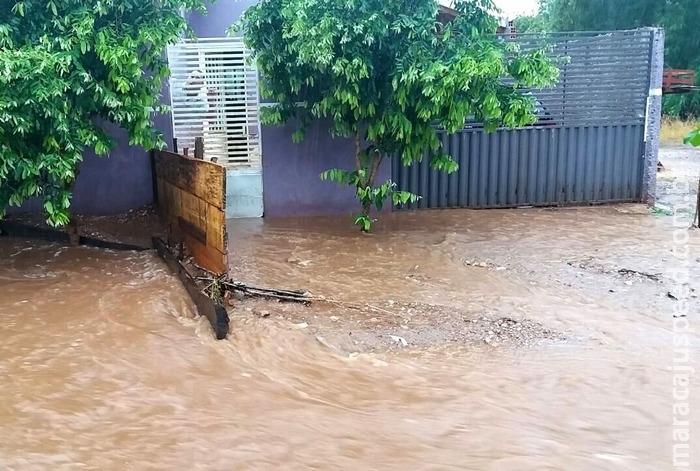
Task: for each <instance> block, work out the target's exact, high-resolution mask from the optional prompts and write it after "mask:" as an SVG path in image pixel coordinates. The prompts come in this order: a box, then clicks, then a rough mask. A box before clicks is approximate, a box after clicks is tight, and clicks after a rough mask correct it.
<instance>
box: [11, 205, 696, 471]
mask: <svg viewBox="0 0 700 471" xmlns="http://www.w3.org/2000/svg"><path fill="white" fill-rule="evenodd" d="M671 231H672V228H671V227H670V219H657V218H653V217H650V216H646V215H637V214H622V213H618V212H616V211H614V210H612V209H591V210H576V211H503V212H490V213H486V212H467V211H465V212H460V211H456V212H428V213H420V214H399V215H391V216H387V217H386V218H385V219H384V222H383V223H382V224H381V225H380V226H379V227H378V230H377V233H376V234H375V235H371V236H362V235H359V234H356V233H355V232H354V231H352V232H351V230H349V229H348V226H347V221H346V220H338V219H311V220H297V221H291V220H289V221H264V222H263V221H247V222H245V221H239V222H234V223H233V224H232V227H231V231H230V232H231V237H232V243H231V247H232V249H233V250H234V254H233V257H232V258H233V263H234V267H235V270H236V272H237V273H240V274H241V276H244V277H245V278H246V279H247V280H249V281H253V282H259V283H263V284H265V285H267V286H278V287H303V288H306V289H310V290H311V291H313V292H314V293H317V294H324V295H327V296H334V297H336V298H339V299H346V300H353V299H357V298H358V297H363V298H367V297H369V298H373V299H374V298H377V299H387V298H392V299H406V300H418V301H421V302H428V303H430V302H433V303H441V304H443V305H448V306H453V307H455V308H459V307H460V306H461V307H464V306H469V308H470V309H472V310H474V309H483V311H484V312H488V313H499V314H503V313H508V314H509V315H511V316H516V317H518V316H519V317H529V318H532V319H535V320H537V321H539V322H542V323H544V324H547V325H550V326H553V327H555V328H558V329H562V330H565V331H566V332H567V334H568V337H569V339H570V340H569V341H568V342H566V343H564V344H556V345H545V346H540V347H532V348H520V349H511V348H488V349H481V348H458V347H450V348H441V347H436V348H434V349H430V350H427V351H417V350H406V351H403V352H398V353H392V354H387V355H359V356H356V357H355V356H354V357H352V358H348V357H344V356H341V355H339V354H336V353H333V352H331V351H330V350H329V349H328V348H326V347H324V346H323V345H321V344H320V343H319V342H317V341H315V340H314V339H313V338H312V337H310V336H308V335H307V334H306V333H305V332H303V331H300V330H298V329H294V328H291V327H290V326H289V325H286V324H285V323H284V322H283V321H282V320H278V319H274V318H270V319H254V318H249V319H247V320H246V321H240V322H238V323H234V325H232V331H231V334H230V336H229V338H228V339H227V340H225V341H220V342H217V341H216V340H214V339H213V336H212V334H211V331H210V328H209V326H208V324H207V323H206V321H204V320H202V319H201V318H197V317H196V316H195V314H194V311H193V308H192V306H191V305H190V301H189V298H188V297H187V295H186V293H185V292H184V290H183V289H182V288H181V286H180V285H179V283H178V281H177V280H176V279H175V278H174V277H172V276H171V275H170V274H169V272H168V271H167V268H166V267H165V266H164V265H163V264H162V263H161V262H160V261H159V260H158V259H157V258H156V257H155V256H154V255H153V254H150V253H141V254H134V253H114V252H108V251H103V250H95V249H87V248H70V249H67V248H60V247H57V246H51V245H48V246H47V245H44V246H42V245H39V244H35V243H27V242H24V241H17V240H13V239H6V240H2V241H0V375H1V376H0V377H1V378H2V382H1V383H0V437H2V439H0V469H17V470H25V469H50V470H54V469H95V470H107V469H119V470H123V469H139V470H141V469H164V470H172V469H185V470H190V469H216V470H231V469H241V470H245V469H255V470H258V469H261V470H266V469H275V470H276V469H317V470H333V469H347V470H374V469H376V470H393V469H397V470H448V469H455V470H457V469H459V470H465V469H470V470H499V471H505V470H514V471H516V470H517V471H524V470H538V471H539V470H608V469H609V470H634V471H638V470H661V469H672V451H671V450H672V448H671V447H672V444H673V437H672V425H673V417H674V414H673V409H672V407H673V404H674V402H677V401H675V400H674V398H673V385H672V376H671V373H670V372H669V371H668V370H667V369H666V367H667V366H668V365H670V364H672V361H673V348H674V347H673V334H672V332H671V329H672V326H673V324H672V322H673V321H672V310H670V309H671V308H670V307H669V306H672V304H670V303H672V302H673V300H671V299H668V298H667V297H666V296H665V293H666V291H668V289H670V286H671V285H670V284H669V283H670V280H668V279H666V278H665V279H664V281H665V283H666V285H665V286H664V287H661V288H659V287H658V286H656V285H654V284H651V283H645V282H641V281H640V282H635V284H634V285H632V286H630V285H627V284H623V283H622V281H620V285H621V286H620V287H619V288H617V287H616V288H615V289H616V290H617V289H619V290H620V291H621V293H620V295H619V296H617V294H616V293H610V290H609V289H608V286H607V285H605V283H607V282H610V280H608V281H600V282H597V281H596V277H595V276H594V275H583V276H581V277H579V276H578V275H575V274H572V273H573V272H572V270H573V268H571V266H570V265H567V261H570V260H574V259H575V260H588V259H590V257H595V259H596V260H600V261H605V262H606V263H613V264H614V265H615V266H618V267H622V266H624V267H627V268H634V269H638V270H640V271H643V270H644V271H649V272H659V273H660V272H663V271H664V270H666V269H667V268H668V267H669V266H672V265H674V264H676V265H678V263H677V260H674V258H673V257H672V256H669V250H671V249H672V248H673V239H672V232H671ZM689 244H690V249H691V253H692V254H693V255H692V256H691V258H690V261H689V266H690V270H691V275H692V278H693V279H692V280H691V286H697V285H693V283H697V282H696V281H695V280H697V275H698V267H699V266H700V263H699V262H698V253H699V252H698V249H699V248H700V243H699V242H698V234H697V233H691V234H690V242H689ZM586 257H589V258H586ZM471 259H479V260H482V259H483V260H489V261H492V262H494V263H495V264H496V265H503V267H504V268H506V270H504V271H497V270H484V269H479V268H475V267H473V266H469V265H467V264H465V263H464V262H465V261H466V260H471ZM678 266H680V265H678ZM407 274H408V275H410V276H413V277H414V278H415V279H418V280H420V282H416V283H413V282H412V281H410V280H409V279H407V276H408V275H407ZM601 277H602V278H601V279H603V278H604V276H602V275H601ZM368 279H372V280H376V281H375V282H374V283H368V282H367V280H368ZM587 280H588V281H587ZM606 280H607V278H606ZM290 284H291V285H294V286H290ZM654 290H656V291H654ZM651 291H654V292H653V293H650V292H651ZM657 291H658V292H657ZM691 305H692V306H693V308H692V309H691V312H690V314H689V317H688V319H689V322H691V323H696V322H697V303H695V301H694V300H693V301H692V302H691ZM273 317H274V316H273ZM697 355H698V337H697V336H695V335H693V336H692V337H691V346H690V359H689V363H688V364H690V365H693V366H696V367H697V366H698V362H697ZM693 387H694V388H700V385H698V384H697V381H694V382H693ZM693 387H691V389H693ZM698 391H700V389H698ZM699 398H700V392H696V391H694V390H692V391H691V396H690V399H689V402H690V408H691V411H692V415H691V416H690V420H691V421H692V420H694V419H693V418H694V417H698V415H697V412H696V411H697V410H699V409H700V400H699ZM695 420H700V419H695ZM695 423H696V424H697V423H700V422H697V421H696V422H695ZM693 431H699V432H700V430H699V429H698V427H697V426H695V427H694V428H693ZM695 438H696V437H695V436H694V435H692V433H691V442H690V443H691V463H692V465H691V468H690V469H699V468H698V467H697V466H699V465H698V463H700V458H698V457H696V455H694V449H693V446H692V445H693V443H697V440H696V439H695ZM697 453H700V450H698V451H697Z"/></svg>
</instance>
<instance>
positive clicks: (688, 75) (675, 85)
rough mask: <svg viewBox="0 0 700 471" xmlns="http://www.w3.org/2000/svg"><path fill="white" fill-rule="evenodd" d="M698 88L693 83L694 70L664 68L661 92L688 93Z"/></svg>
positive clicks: (667, 93)
mask: <svg viewBox="0 0 700 471" xmlns="http://www.w3.org/2000/svg"><path fill="white" fill-rule="evenodd" d="M695 90H700V86H696V85H695V71H694V70H690V69H666V70H664V81H663V93H664V94H665V95H670V94H676V93H690V92H693V91H695Z"/></svg>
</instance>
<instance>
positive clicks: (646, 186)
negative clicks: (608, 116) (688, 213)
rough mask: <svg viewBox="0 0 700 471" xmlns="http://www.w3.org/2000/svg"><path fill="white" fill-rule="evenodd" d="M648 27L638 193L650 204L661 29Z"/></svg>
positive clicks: (661, 73)
mask: <svg viewBox="0 0 700 471" xmlns="http://www.w3.org/2000/svg"><path fill="white" fill-rule="evenodd" d="M648 29H649V30H650V31H651V51H650V54H649V61H650V63H649V94H648V96H647V108H646V117H645V121H644V123H645V124H644V174H643V177H642V178H643V180H642V195H641V196H642V202H644V203H646V204H648V205H650V206H653V205H654V203H655V202H656V173H657V167H656V166H657V163H658V161H659V141H660V137H661V108H662V94H663V93H662V86H663V79H664V41H665V32H664V30H663V28H648Z"/></svg>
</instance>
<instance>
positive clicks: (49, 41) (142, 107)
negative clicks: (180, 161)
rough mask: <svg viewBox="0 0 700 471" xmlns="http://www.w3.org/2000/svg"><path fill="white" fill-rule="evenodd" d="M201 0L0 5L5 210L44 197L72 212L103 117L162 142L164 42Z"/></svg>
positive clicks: (134, 140) (0, 176) (50, 209)
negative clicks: (156, 121)
mask: <svg viewBox="0 0 700 471" xmlns="http://www.w3.org/2000/svg"><path fill="white" fill-rule="evenodd" d="M203 8H204V7H203V4H202V2H201V1H200V0H151V1H141V0H98V1H85V0H48V1H47V0H22V1H5V2H3V4H2V8H0V64H2V67H1V68H0V217H2V216H3V215H4V212H5V210H6V208H7V206H8V205H15V206H19V205H21V204H22V202H23V201H25V200H26V199H28V198H30V197H33V196H37V197H40V198H42V199H43V202H44V209H45V212H46V215H47V222H48V223H49V224H51V225H54V226H60V225H65V224H66V223H67V222H68V221H69V206H70V202H71V192H72V187H73V184H74V182H75V179H76V177H77V173H78V165H79V163H80V162H81V160H82V156H83V152H84V151H85V150H86V149H88V148H90V149H92V150H94V151H95V152H96V153H97V154H98V155H103V154H106V153H107V152H109V150H110V149H111V148H112V147H113V146H114V144H115V143H114V141H113V139H112V138H111V137H110V136H109V135H108V134H107V133H106V132H105V130H104V127H103V126H104V124H105V123H107V122H111V123H115V124H117V125H119V126H121V127H123V128H124V129H126V131H127V132H128V135H129V138H130V143H131V144H133V145H140V146H143V147H145V148H152V147H153V146H156V145H160V143H161V139H160V135H159V133H158V132H157V131H156V130H155V129H154V127H153V120H152V118H153V112H154V111H163V109H162V107H161V105H160V91H161V88H162V83H163V79H164V78H165V77H167V75H168V68H167V64H166V62H165V58H164V51H165V48H166V46H167V45H168V44H170V43H173V42H175V41H177V39H178V37H179V35H180V34H181V33H182V32H183V31H186V30H187V25H186V22H185V20H184V18H183V17H182V15H181V11H182V10H183V9H184V10H202V9H203Z"/></svg>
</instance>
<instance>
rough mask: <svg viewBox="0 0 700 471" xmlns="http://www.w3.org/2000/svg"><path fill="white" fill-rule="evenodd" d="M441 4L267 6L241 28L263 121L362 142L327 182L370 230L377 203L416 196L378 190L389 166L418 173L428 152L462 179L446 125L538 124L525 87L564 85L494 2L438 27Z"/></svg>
mask: <svg viewBox="0 0 700 471" xmlns="http://www.w3.org/2000/svg"><path fill="white" fill-rule="evenodd" d="M438 8H439V6H438V4H437V2H436V1H434V0H261V1H260V2H259V3H258V4H257V5H255V6H253V7H251V8H249V9H248V10H247V11H246V12H245V14H244V15H243V17H242V19H241V21H240V22H239V23H237V24H236V25H234V27H233V28H232V31H233V32H238V31H241V30H242V31H243V34H244V39H245V42H246V44H247V46H248V47H249V48H251V49H252V50H253V51H254V60H255V61H256V63H257V66H258V69H259V71H260V74H261V80H262V83H261V88H262V93H263V97H264V98H267V99H270V100H271V101H273V102H274V105H273V106H271V107H266V108H264V109H263V112H262V114H261V117H262V120H263V122H265V123H266V124H282V123H286V122H290V121H293V122H296V123H298V125H299V128H298V131H297V133H296V134H295V138H296V139H303V136H304V131H305V129H306V127H307V126H308V125H309V124H310V123H311V122H312V121H313V120H316V119H319V118H326V119H328V120H329V121H330V123H331V124H330V132H331V134H332V135H334V136H345V137H350V136H353V137H354V138H355V142H356V155H355V165H354V169H353V170H341V169H332V170H329V171H327V172H324V173H323V174H322V175H321V178H323V179H330V180H334V181H336V182H339V183H344V184H349V185H351V186H352V187H354V188H355V191H356V195H357V198H358V199H359V200H360V202H361V204H362V207H363V211H362V213H361V214H360V215H359V216H358V218H357V220H356V223H357V224H358V225H360V226H361V227H362V228H363V230H368V229H369V227H370V225H371V219H370V217H369V213H370V207H371V206H375V207H377V208H378V209H381V208H382V206H383V204H384V203H385V201H386V200H387V199H388V198H391V199H392V201H393V202H394V203H406V202H408V201H410V200H413V201H414V200H415V199H416V198H417V196H416V195H411V194H409V193H405V192H398V191H395V188H394V184H393V183H392V182H391V181H386V182H384V183H381V184H377V183H376V182H375V179H376V176H377V172H378V169H379V166H380V164H381V163H382V161H383V160H385V159H388V158H392V157H394V158H400V159H401V161H402V163H403V164H404V165H410V164H412V163H413V162H415V161H418V160H421V159H422V158H423V155H424V154H425V152H426V151H430V152H431V154H432V160H431V165H432V166H433V167H434V168H437V169H439V170H443V171H447V172H453V171H455V170H456V169H457V164H456V162H455V161H454V160H453V159H452V158H451V157H450V156H448V155H445V154H444V152H442V149H441V145H440V141H439V139H438V135H437V129H438V128H440V127H441V128H443V129H445V130H446V131H447V132H449V133H454V132H456V131H458V130H460V129H462V128H463V127H464V125H465V122H466V121H467V120H468V119H475V120H477V121H480V122H483V123H484V124H485V127H486V129H487V130H494V129H496V128H497V127H499V126H501V125H505V126H510V127H517V126H523V125H526V124H530V123H534V122H535V121H536V118H535V116H534V115H533V111H532V110H533V108H534V98H533V97H532V96H530V95H528V94H526V93H523V89H524V88H539V87H545V86H548V85H550V84H553V83H554V82H555V81H556V78H557V75H558V70H557V68H556V67H555V66H554V64H553V63H552V61H551V60H549V59H548V57H547V54H546V52H545V51H544V50H536V51H531V52H529V53H523V52H521V51H520V50H519V49H518V47H517V45H515V44H513V43H507V42H505V41H503V40H500V39H498V38H497V37H496V36H495V32H496V29H497V23H496V21H495V20H494V18H493V16H492V15H491V13H490V12H491V11H493V5H492V3H491V0H472V1H457V2H456V4H455V7H454V8H455V9H456V10H457V11H458V12H459V15H458V16H457V17H456V18H455V19H454V20H453V21H450V22H447V24H440V23H438V22H437V20H436V18H437V14H438ZM504 78H509V79H510V81H509V82H508V81H504V80H503V79H504Z"/></svg>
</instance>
